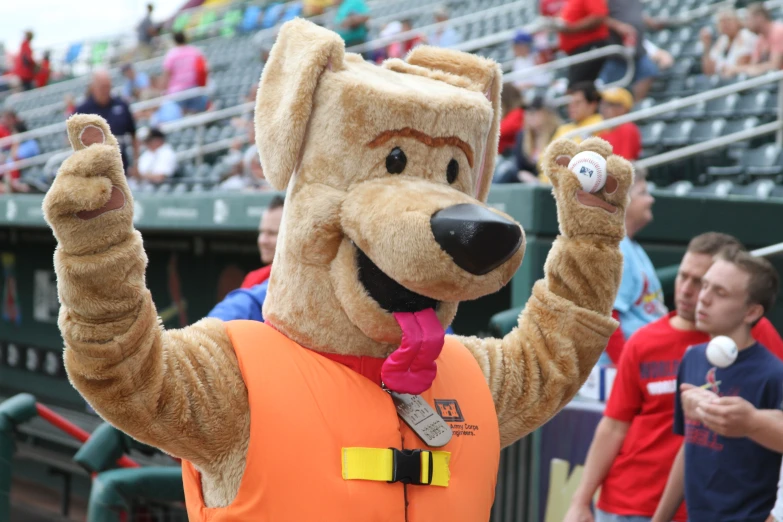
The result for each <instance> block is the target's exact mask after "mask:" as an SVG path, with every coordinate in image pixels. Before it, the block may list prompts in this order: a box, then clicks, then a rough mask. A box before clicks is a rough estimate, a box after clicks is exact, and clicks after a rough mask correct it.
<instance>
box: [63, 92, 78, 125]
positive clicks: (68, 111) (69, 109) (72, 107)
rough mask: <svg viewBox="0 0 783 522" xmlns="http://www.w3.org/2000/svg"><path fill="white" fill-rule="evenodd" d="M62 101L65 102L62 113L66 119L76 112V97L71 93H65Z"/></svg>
mask: <svg viewBox="0 0 783 522" xmlns="http://www.w3.org/2000/svg"><path fill="white" fill-rule="evenodd" d="M63 103H64V104H65V109H64V110H63V113H64V115H65V118H66V119H67V118H69V117H70V116H72V115H73V114H75V113H76V98H75V97H74V95H73V94H70V93H67V94H66V95H65V96H63Z"/></svg>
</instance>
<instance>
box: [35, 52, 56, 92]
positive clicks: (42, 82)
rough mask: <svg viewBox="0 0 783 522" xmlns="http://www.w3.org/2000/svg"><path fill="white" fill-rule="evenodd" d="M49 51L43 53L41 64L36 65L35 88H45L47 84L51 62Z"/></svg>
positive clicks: (50, 71)
mask: <svg viewBox="0 0 783 522" xmlns="http://www.w3.org/2000/svg"><path fill="white" fill-rule="evenodd" d="M50 56H51V55H50V54H49V51H46V52H44V53H43V57H42V58H41V63H40V64H39V65H38V71H36V73H35V86H36V88H38V87H45V86H46V85H48V84H49V76H50V75H51V74H52V69H51V60H50Z"/></svg>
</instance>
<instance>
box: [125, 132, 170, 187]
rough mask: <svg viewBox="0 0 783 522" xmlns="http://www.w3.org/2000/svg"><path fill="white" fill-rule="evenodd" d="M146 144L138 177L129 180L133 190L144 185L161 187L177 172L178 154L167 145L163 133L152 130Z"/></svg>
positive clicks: (140, 158)
mask: <svg viewBox="0 0 783 522" xmlns="http://www.w3.org/2000/svg"><path fill="white" fill-rule="evenodd" d="M144 144H145V146H146V150H145V151H144V152H143V153H142V155H141V156H140V157H139V165H138V169H137V173H136V176H135V177H134V178H131V179H130V180H128V183H129V185H131V189H133V188H138V187H139V186H140V185H143V184H153V185H160V184H161V183H163V182H164V181H165V180H167V179H169V178H171V177H172V176H173V175H174V173H175V172H176V171H177V153H176V152H174V148H173V147H172V146H171V145H169V144H168V143H166V136H165V135H164V134H163V132H161V131H160V130H159V129H151V130H150V131H149V133H148V134H147V137H146V139H145V140H144ZM134 186H135V187H134Z"/></svg>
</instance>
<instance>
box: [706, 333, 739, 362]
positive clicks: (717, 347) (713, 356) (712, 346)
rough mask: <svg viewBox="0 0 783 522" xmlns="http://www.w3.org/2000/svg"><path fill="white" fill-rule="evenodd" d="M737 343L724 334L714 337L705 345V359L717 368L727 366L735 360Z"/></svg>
mask: <svg viewBox="0 0 783 522" xmlns="http://www.w3.org/2000/svg"><path fill="white" fill-rule="evenodd" d="M737 353H738V352H737V344H736V343H735V342H734V341H733V340H732V339H731V338H730V337H726V336H725V335H719V336H718V337H715V338H714V339H713V340H711V341H710V343H709V344H708V345H707V360H708V361H709V362H710V364H712V365H713V366H717V367H718V368H728V367H729V366H731V365H732V364H734V361H736V360H737Z"/></svg>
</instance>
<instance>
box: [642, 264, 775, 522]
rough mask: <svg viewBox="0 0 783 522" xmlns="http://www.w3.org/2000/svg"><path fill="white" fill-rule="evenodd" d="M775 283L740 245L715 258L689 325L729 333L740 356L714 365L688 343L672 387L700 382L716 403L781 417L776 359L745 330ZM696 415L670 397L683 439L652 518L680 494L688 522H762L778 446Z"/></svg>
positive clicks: (771, 495)
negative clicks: (713, 426) (710, 423)
mask: <svg viewBox="0 0 783 522" xmlns="http://www.w3.org/2000/svg"><path fill="white" fill-rule="evenodd" d="M778 284H779V277H778V274H777V272H776V271H775V268H774V267H773V266H772V265H771V264H770V263H769V262H768V261H767V260H766V259H763V258H756V257H753V256H752V255H750V254H749V253H747V252H743V251H739V250H728V251H725V252H723V253H722V254H720V255H719V256H718V257H717V259H716V261H715V263H713V265H712V266H711V267H710V269H709V270H708V271H707V273H706V274H705V275H704V277H703V278H702V288H701V291H700V292H699V301H698V304H697V306H696V326H697V328H699V329H700V330H703V331H705V332H707V333H708V334H710V336H711V337H713V338H714V337H715V336H718V335H725V336H727V337H730V338H731V339H732V340H733V341H734V342H735V343H736V344H737V348H738V350H739V354H738V355H737V359H736V361H735V362H734V363H733V364H732V365H730V366H728V367H726V368H718V367H716V366H715V365H713V364H711V363H710V362H709V361H708V360H707V356H706V348H707V345H706V344H700V345H696V346H693V347H691V348H690V349H689V350H688V351H686V352H685V356H684V357H683V359H682V362H681V363H680V367H679V371H678V375H677V386H678V389H679V388H681V387H683V388H687V386H682V385H683V384H686V385H688V384H689V385H693V386H706V387H707V389H708V390H709V391H711V392H712V393H714V394H716V395H717V396H718V397H720V398H719V399H716V401H717V402H718V404H720V405H721V406H723V407H726V408H731V407H734V406H736V404H735V403H744V402H747V403H749V404H750V405H752V406H753V407H754V408H756V409H764V410H778V412H776V413H778V414H783V412H780V411H779V410H780V409H781V405H782V404H783V362H781V361H780V360H779V359H778V358H777V357H775V356H774V355H772V354H771V353H770V352H769V351H768V350H767V349H765V347H764V346H762V345H761V344H759V343H757V342H756V341H755V340H754V339H753V337H752V336H751V332H750V331H751V328H752V326H753V325H754V324H755V323H756V322H757V321H758V320H759V319H760V318H761V317H763V316H764V314H765V313H766V312H768V311H769V310H770V309H771V308H772V306H773V305H774V303H775V298H776V296H777V291H778ZM721 402H722V403H725V404H721ZM700 415H702V414H701V413H697V414H695V415H692V414H689V415H688V416H686V415H685V413H684V410H683V403H682V399H681V397H680V395H679V394H677V395H675V411H674V432H675V433H677V434H679V435H684V437H685V440H684V443H683V445H682V448H680V452H679V453H678V454H677V457H676V458H675V460H674V464H673V466H672V471H671V474H670V476H669V481H668V484H667V485H666V489H665V491H664V493H663V496H662V497H661V501H660V504H659V506H658V510H657V511H656V513H655V516H654V517H653V519H652V520H653V522H658V521H661V522H662V521H669V520H671V517H672V516H673V515H674V513H675V511H676V509H677V507H678V506H679V504H680V503H681V502H682V499H683V496H684V498H685V503H686V506H687V509H688V519H689V521H690V522H707V521H709V522H733V521H737V522H739V521H743V522H764V521H765V520H766V519H767V517H768V516H769V514H770V511H771V509H772V507H773V506H774V504H775V497H776V493H777V482H778V477H779V473H780V466H781V455H780V453H779V452H780V451H781V450H783V444H781V447H770V444H769V440H765V438H762V437H760V436H759V434H758V433H756V432H750V433H748V434H747V436H746V437H731V436H727V435H725V434H724V435H722V434H720V433H718V432H716V431H714V430H713V429H710V427H708V425H707V424H705V423H704V422H703V420H706V419H704V418H703V417H702V418H700ZM721 431H722V432H723V430H721ZM724 433H725V432H724Z"/></svg>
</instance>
